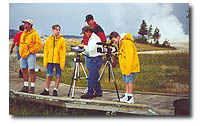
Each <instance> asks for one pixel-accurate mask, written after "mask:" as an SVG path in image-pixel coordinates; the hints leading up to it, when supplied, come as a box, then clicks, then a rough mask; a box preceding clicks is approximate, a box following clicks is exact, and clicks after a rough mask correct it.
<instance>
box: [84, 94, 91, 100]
mask: <svg viewBox="0 0 200 126" xmlns="http://www.w3.org/2000/svg"><path fill="white" fill-rule="evenodd" d="M81 98H83V99H92V98H93V96H89V95H88V94H84V95H81Z"/></svg>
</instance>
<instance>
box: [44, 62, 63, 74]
mask: <svg viewBox="0 0 200 126" xmlns="http://www.w3.org/2000/svg"><path fill="white" fill-rule="evenodd" d="M54 67H55V69H56V77H61V69H60V64H57V63H48V64H47V77H52V76H53V68H54Z"/></svg>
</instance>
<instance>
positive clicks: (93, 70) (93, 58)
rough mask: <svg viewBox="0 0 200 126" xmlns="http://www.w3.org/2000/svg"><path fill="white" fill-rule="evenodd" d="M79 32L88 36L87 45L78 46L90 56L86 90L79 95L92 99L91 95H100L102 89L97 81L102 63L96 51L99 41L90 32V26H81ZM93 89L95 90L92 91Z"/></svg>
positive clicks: (97, 37)
mask: <svg viewBox="0 0 200 126" xmlns="http://www.w3.org/2000/svg"><path fill="white" fill-rule="evenodd" d="M81 34H84V36H87V37H88V38H89V40H88V45H84V44H80V45H79V46H80V47H84V49H85V52H86V53H87V54H89V58H90V72H89V77H88V92H87V93H86V94H84V95H81V98H84V99H92V98H93V97H102V90H101V84H100V82H98V83H97V81H98V78H99V70H100V68H101V66H102V63H103V58H102V56H101V54H100V53H98V52H97V47H100V45H97V44H96V43H97V42H99V41H101V40H100V38H99V36H97V35H96V34H95V33H93V32H92V28H91V27H90V26H84V27H83V28H82V32H81ZM94 89H95V90H96V92H95V93H94Z"/></svg>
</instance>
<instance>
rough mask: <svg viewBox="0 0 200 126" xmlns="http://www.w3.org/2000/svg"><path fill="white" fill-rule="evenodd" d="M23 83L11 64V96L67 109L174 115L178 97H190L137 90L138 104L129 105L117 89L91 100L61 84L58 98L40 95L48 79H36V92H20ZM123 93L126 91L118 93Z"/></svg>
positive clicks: (77, 88)
mask: <svg viewBox="0 0 200 126" xmlns="http://www.w3.org/2000/svg"><path fill="white" fill-rule="evenodd" d="M22 86H23V79H21V78H18V74H17V72H16V71H15V69H13V68H12V67H10V69H9V89H10V97H12V98H16V99H24V100H28V101H29V100H30V101H34V102H44V103H46V104H52V105H57V106H62V107H67V108H79V109H92V110H102V111H112V112H122V113H130V114H140V115H174V106H173V102H174V101H175V100H177V99H182V98H188V97H187V96H176V95H169V94H168V95H163V94H162V95H161V94H150V93H137V92H135V93H134V96H135V104H126V103H119V102H116V99H117V96H116V93H115V92H114V91H104V92H103V97H98V98H94V99H92V100H85V99H80V95H81V90H82V89H83V88H80V87H76V89H75V98H71V97H68V96H67V94H68V90H69V86H68V85H67V84H63V83H61V84H60V86H59V90H58V95H59V96H57V97H53V96H41V95H39V93H40V92H41V91H43V89H44V87H45V80H44V79H41V78H39V77H37V78H36V87H35V94H29V93H20V92H17V91H18V90H20V89H21V88H22ZM53 88H54V82H51V86H50V95H52V90H53ZM119 94H120V96H121V95H122V94H123V93H122V92H120V93H119Z"/></svg>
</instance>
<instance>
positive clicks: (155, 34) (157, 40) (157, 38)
mask: <svg viewBox="0 0 200 126" xmlns="http://www.w3.org/2000/svg"><path fill="white" fill-rule="evenodd" d="M159 32H160V30H159V29H158V28H157V27H156V29H155V30H154V34H153V39H154V42H155V45H159V38H160V36H161V34H160V33H159Z"/></svg>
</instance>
